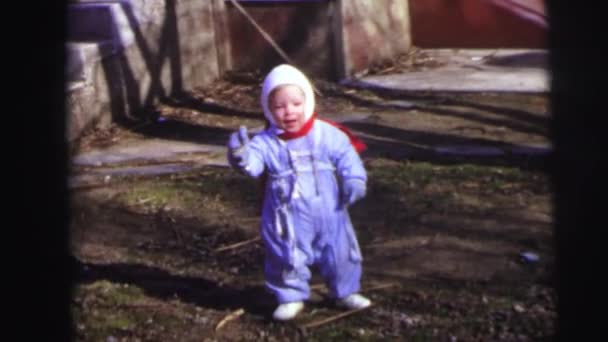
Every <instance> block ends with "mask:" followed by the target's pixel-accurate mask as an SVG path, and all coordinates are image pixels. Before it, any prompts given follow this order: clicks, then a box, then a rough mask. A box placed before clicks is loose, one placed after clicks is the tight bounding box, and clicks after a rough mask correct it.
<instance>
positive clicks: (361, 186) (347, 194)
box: [342, 178, 367, 207]
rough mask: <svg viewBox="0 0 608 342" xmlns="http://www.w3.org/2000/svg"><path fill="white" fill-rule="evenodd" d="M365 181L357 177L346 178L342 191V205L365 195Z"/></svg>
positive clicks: (349, 203) (346, 204)
mask: <svg viewBox="0 0 608 342" xmlns="http://www.w3.org/2000/svg"><path fill="white" fill-rule="evenodd" d="M366 191H367V186H366V185H365V181H363V180H361V179H357V178H351V179H347V180H346V181H345V182H344V187H343V191H342V205H343V206H344V207H347V206H349V205H351V204H353V203H355V202H356V201H358V200H359V199H361V198H363V197H364V196H365V193H366Z"/></svg>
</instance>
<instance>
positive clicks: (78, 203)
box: [71, 74, 556, 341]
mask: <svg viewBox="0 0 608 342" xmlns="http://www.w3.org/2000/svg"><path fill="white" fill-rule="evenodd" d="M260 82H261V78H260V76H259V75H257V74H241V75H237V74H234V75H229V76H228V77H226V78H225V79H223V80H220V81H218V82H216V83H214V84H212V85H210V86H209V87H206V88H200V89H197V90H196V91H193V92H192V93H190V94H187V95H184V96H180V97H179V98H177V97H176V98H171V99H167V100H166V101H163V103H161V104H159V105H158V106H156V107H155V108H152V109H151V110H149V111H146V112H144V113H141V116H140V119H139V121H137V122H123V123H118V124H115V125H114V126H113V127H112V128H111V129H109V130H103V131H101V130H97V131H92V132H89V133H88V134H86V135H85V136H84V137H83V138H82V139H81V140H80V141H79V142H78V143H77V144H76V145H75V148H74V153H79V152H85V151H89V150H92V149H95V148H101V147H107V146H111V145H112V144H117V143H120V142H125V141H131V140H133V141H137V140H139V139H148V138H151V137H163V138H166V139H175V140H182V141H191V142H199V143H205V144H216V145H224V144H225V142H226V141H227V138H228V135H229V133H230V132H231V131H233V130H235V129H236V128H237V127H238V126H239V125H241V124H245V125H247V126H248V127H250V128H256V127H258V128H259V127H261V126H262V124H263V123H262V120H261V118H262V115H261V113H260V112H259V109H258V105H257V104H258V102H257V101H258V94H259V89H260V88H259V84H260ZM315 85H316V86H317V88H318V89H319V90H320V92H321V93H322V96H320V97H319V99H318V102H319V104H318V110H317V112H318V113H319V115H320V116H325V117H329V118H332V119H336V120H340V121H342V122H344V123H345V125H347V126H348V127H350V128H351V129H352V130H353V131H354V132H355V133H357V134H358V135H359V136H360V137H361V138H362V139H363V140H364V141H365V142H366V143H367V145H368V150H367V151H365V152H364V153H363V154H362V157H363V159H364V161H365V164H366V167H367V170H368V172H369V176H370V181H369V189H368V194H367V196H366V198H365V199H363V200H362V201H361V202H359V203H357V204H356V205H355V206H353V207H352V208H351V215H352V219H353V223H354V225H355V229H356V231H357V234H358V238H359V240H360V244H361V248H362V253H363V257H364V262H363V265H364V274H363V279H362V292H363V293H364V294H366V295H367V296H369V297H370V298H371V299H372V301H373V302H374V305H373V306H372V307H371V308H369V309H366V310H364V311H361V312H348V313H347V315H345V316H340V314H342V313H344V311H341V310H339V309H337V308H335V307H334V306H333V304H332V302H331V301H330V300H329V299H328V298H326V289H325V287H324V286H323V283H322V280H321V279H320V278H319V277H318V275H316V274H315V276H314V277H313V281H312V285H313V290H314V291H313V295H312V298H311V300H310V302H309V303H307V306H306V308H305V310H304V312H303V313H302V314H301V315H300V316H299V317H298V318H297V319H296V320H295V321H293V322H289V323H277V322H273V321H272V320H271V318H270V315H271V313H272V310H273V309H274V305H275V303H274V301H273V298H272V297H271V296H270V295H269V294H268V293H266V291H265V290H264V287H263V276H262V260H263V251H262V249H261V244H260V241H259V239H258V238H257V236H258V231H257V220H258V215H257V213H258V206H259V199H260V198H259V191H258V184H257V183H256V182H255V180H252V179H248V178H245V177H244V176H242V175H240V174H238V173H236V172H234V171H232V170H230V169H227V168H222V167H217V166H200V167H197V168H194V169H192V170H191V171H189V172H183V173H179V174H167V175H162V176H146V177H144V176H137V175H132V176H124V177H118V178H116V179H113V180H112V182H110V183H108V184H102V185H98V186H94V187H88V188H78V189H73V191H72V193H71V196H72V197H71V203H72V208H71V234H72V235H71V245H72V253H73V255H74V267H75V270H76V272H77V275H78V277H77V279H76V283H75V287H74V296H73V313H74V324H73V326H74V327H73V328H74V334H75V336H76V340H79V341H252V340H255V341H258V340H261V341H293V340H305V341H343V340H359V341H376V340H382V341H384V340H400V341H402V340H405V341H489V340H505V341H532V340H534V341H538V340H551V339H552V336H553V335H554V333H555V324H554V321H555V318H556V293H555V288H554V284H553V275H554V250H553V231H552V197H551V196H552V193H551V189H550V184H549V179H548V175H547V174H546V172H545V171H546V159H547V156H546V155H545V154H542V153H538V151H539V150H535V149H529V148H528V150H526V151H527V152H526V153H516V152H514V151H521V150H522V147H525V146H527V147H530V146H532V147H538V146H548V145H550V140H549V119H550V118H549V110H548V98H547V96H546V95H543V94H536V95H530V94H507V93H503V94H497V93H494V94H485V93H475V94H467V93H462V94H454V93H450V94H447V93H444V94H440V93H406V92H391V91H374V90H369V89H367V90H366V89H354V88H346V87H341V86H339V85H336V84H332V83H327V82H323V81H320V80H316V82H315ZM464 147H467V148H468V149H466V151H469V152H470V151H476V152H475V153H473V154H471V153H461V154H459V153H444V152H445V150H446V148H451V150H452V151H454V150H456V151H465V149H463V148H464ZM488 149H490V150H488ZM442 151H444V152H442ZM484 151H494V152H496V151H501V153H494V152H493V153H484ZM73 172H74V173H75V174H78V173H83V172H87V170H86V169H83V168H78V167H74V168H73ZM523 252H529V253H533V254H534V255H535V256H538V260H531V259H526V258H524V257H522V254H521V253H523Z"/></svg>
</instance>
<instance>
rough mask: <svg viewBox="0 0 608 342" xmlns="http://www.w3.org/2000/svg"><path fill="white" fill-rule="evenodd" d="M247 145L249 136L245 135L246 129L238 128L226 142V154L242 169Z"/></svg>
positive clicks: (246, 154)
mask: <svg viewBox="0 0 608 342" xmlns="http://www.w3.org/2000/svg"><path fill="white" fill-rule="evenodd" d="M248 144H249V135H248V134H247V127H245V126H241V127H239V130H238V132H234V133H232V134H231V135H230V140H229V141H228V154H229V156H230V158H231V159H232V161H233V162H235V163H236V164H237V165H239V166H241V167H244V166H245V165H244V164H245V163H246V161H247V157H248V152H249V151H248Z"/></svg>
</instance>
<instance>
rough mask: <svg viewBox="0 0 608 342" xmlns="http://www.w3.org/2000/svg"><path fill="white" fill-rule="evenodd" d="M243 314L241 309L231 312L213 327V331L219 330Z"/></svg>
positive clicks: (243, 311) (243, 310)
mask: <svg viewBox="0 0 608 342" xmlns="http://www.w3.org/2000/svg"><path fill="white" fill-rule="evenodd" d="M244 313H245V309H243V308H240V309H238V310H235V311H233V312H231V313H230V314H228V315H227V316H226V317H224V318H223V319H222V320H221V321H220V322H219V323H218V324H217V325H216V326H215V331H218V330H220V329H221V328H222V327H223V326H224V325H225V324H226V323H228V322H230V321H232V320H235V319H237V318H238V317H239V316H241V315H243V314H244Z"/></svg>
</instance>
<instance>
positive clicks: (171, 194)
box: [115, 168, 261, 217]
mask: <svg viewBox="0 0 608 342" xmlns="http://www.w3.org/2000/svg"><path fill="white" fill-rule="evenodd" d="M260 198H261V189H260V187H259V184H257V182H256V181H255V180H253V179H250V178H247V177H245V176H243V175H240V174H238V173H236V172H234V171H232V170H228V169H214V168H208V169H204V170H202V171H199V172H193V173H187V174H179V175H169V176H159V177H156V178H154V179H147V180H141V181H137V182H132V183H131V184H129V187H128V188H127V189H126V191H124V192H122V193H120V194H118V195H117V196H116V198H115V201H117V202H119V203H121V204H122V205H124V206H127V207H130V208H133V209H136V210H139V211H144V212H155V211H157V210H159V209H160V208H162V207H170V208H173V209H177V210H179V209H183V210H184V211H186V212H187V213H188V214H189V215H194V216H196V215H202V216H203V217H209V214H210V213H213V214H219V215H222V214H224V215H230V213H231V212H232V211H234V210H236V209H239V210H242V209H248V210H247V211H248V212H249V213H250V214H251V215H255V214H256V210H257V208H258V206H259V201H260Z"/></svg>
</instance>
